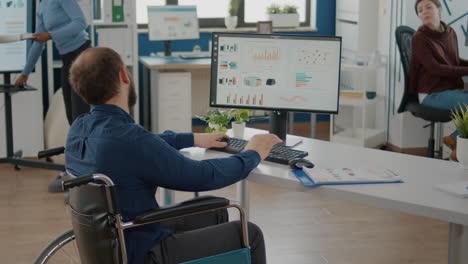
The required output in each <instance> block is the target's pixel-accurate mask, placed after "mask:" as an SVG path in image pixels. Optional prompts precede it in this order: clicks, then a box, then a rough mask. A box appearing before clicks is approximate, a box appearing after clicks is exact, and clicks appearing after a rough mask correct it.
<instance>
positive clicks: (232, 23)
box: [224, 16, 237, 30]
mask: <svg viewBox="0 0 468 264" xmlns="http://www.w3.org/2000/svg"><path fill="white" fill-rule="evenodd" d="M224 25H226V28H227V29H229V30H233V29H235V28H236V27H237V16H228V17H225V18H224Z"/></svg>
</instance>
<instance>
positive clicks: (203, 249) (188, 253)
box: [145, 214, 266, 264]
mask: <svg viewBox="0 0 468 264" xmlns="http://www.w3.org/2000/svg"><path fill="white" fill-rule="evenodd" d="M211 219H214V221H213V220H210V219H209V216H208V215H201V216H197V215H195V216H190V217H189V218H185V219H184V220H182V221H181V220H176V221H178V223H175V224H174V223H171V222H166V223H164V224H163V225H164V226H165V227H172V228H173V230H175V233H174V234H172V235H171V236H169V237H168V238H166V239H165V240H163V241H161V242H160V243H159V244H157V245H156V246H154V247H153V248H152V249H151V250H150V251H149V252H148V254H147V256H146V260H145V263H146V264H176V263H181V262H185V261H189V260H195V259H200V258H204V257H208V256H212V255H217V254H221V253H225V252H229V251H233V250H236V249H240V248H242V228H241V223H240V221H234V222H227V223H221V224H215V225H210V224H209V223H214V222H215V221H217V220H218V219H220V218H219V214H212V217H211ZM207 223H208V224H207ZM180 230H183V231H180ZM248 230H249V243H250V254H251V256H252V264H265V263H266V256H265V241H264V239H263V233H262V231H261V230H260V228H259V227H258V226H256V225H255V224H253V223H249V224H248Z"/></svg>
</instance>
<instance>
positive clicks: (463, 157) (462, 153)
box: [457, 136, 468, 169]
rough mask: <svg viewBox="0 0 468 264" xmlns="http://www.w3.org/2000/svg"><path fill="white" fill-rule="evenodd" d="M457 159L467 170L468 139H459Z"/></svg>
mask: <svg viewBox="0 0 468 264" xmlns="http://www.w3.org/2000/svg"><path fill="white" fill-rule="evenodd" d="M457 159H458V162H460V164H461V165H463V167H465V169H468V138H461V137H460V136H458V137H457Z"/></svg>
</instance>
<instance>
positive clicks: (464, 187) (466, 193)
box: [435, 181, 468, 198]
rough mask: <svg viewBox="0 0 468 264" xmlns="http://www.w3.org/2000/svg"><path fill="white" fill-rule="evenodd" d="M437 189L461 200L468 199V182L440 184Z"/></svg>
mask: <svg viewBox="0 0 468 264" xmlns="http://www.w3.org/2000/svg"><path fill="white" fill-rule="evenodd" d="M435 188H436V189H438V190H440V191H443V192H446V193H449V194H452V195H455V196H457V197H459V198H468V181H463V182H456V183H447V184H440V185H436V186H435Z"/></svg>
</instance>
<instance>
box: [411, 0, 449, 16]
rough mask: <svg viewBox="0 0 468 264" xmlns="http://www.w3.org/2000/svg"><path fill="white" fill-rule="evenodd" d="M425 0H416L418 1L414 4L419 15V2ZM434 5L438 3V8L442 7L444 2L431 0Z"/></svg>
mask: <svg viewBox="0 0 468 264" xmlns="http://www.w3.org/2000/svg"><path fill="white" fill-rule="evenodd" d="M422 1H423V0H416V3H415V4H414V11H416V15H418V4H419V3H420V2H422ZM430 1H431V2H432V3H434V5H436V6H437V7H438V8H442V4H441V3H440V1H439V0H430Z"/></svg>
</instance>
